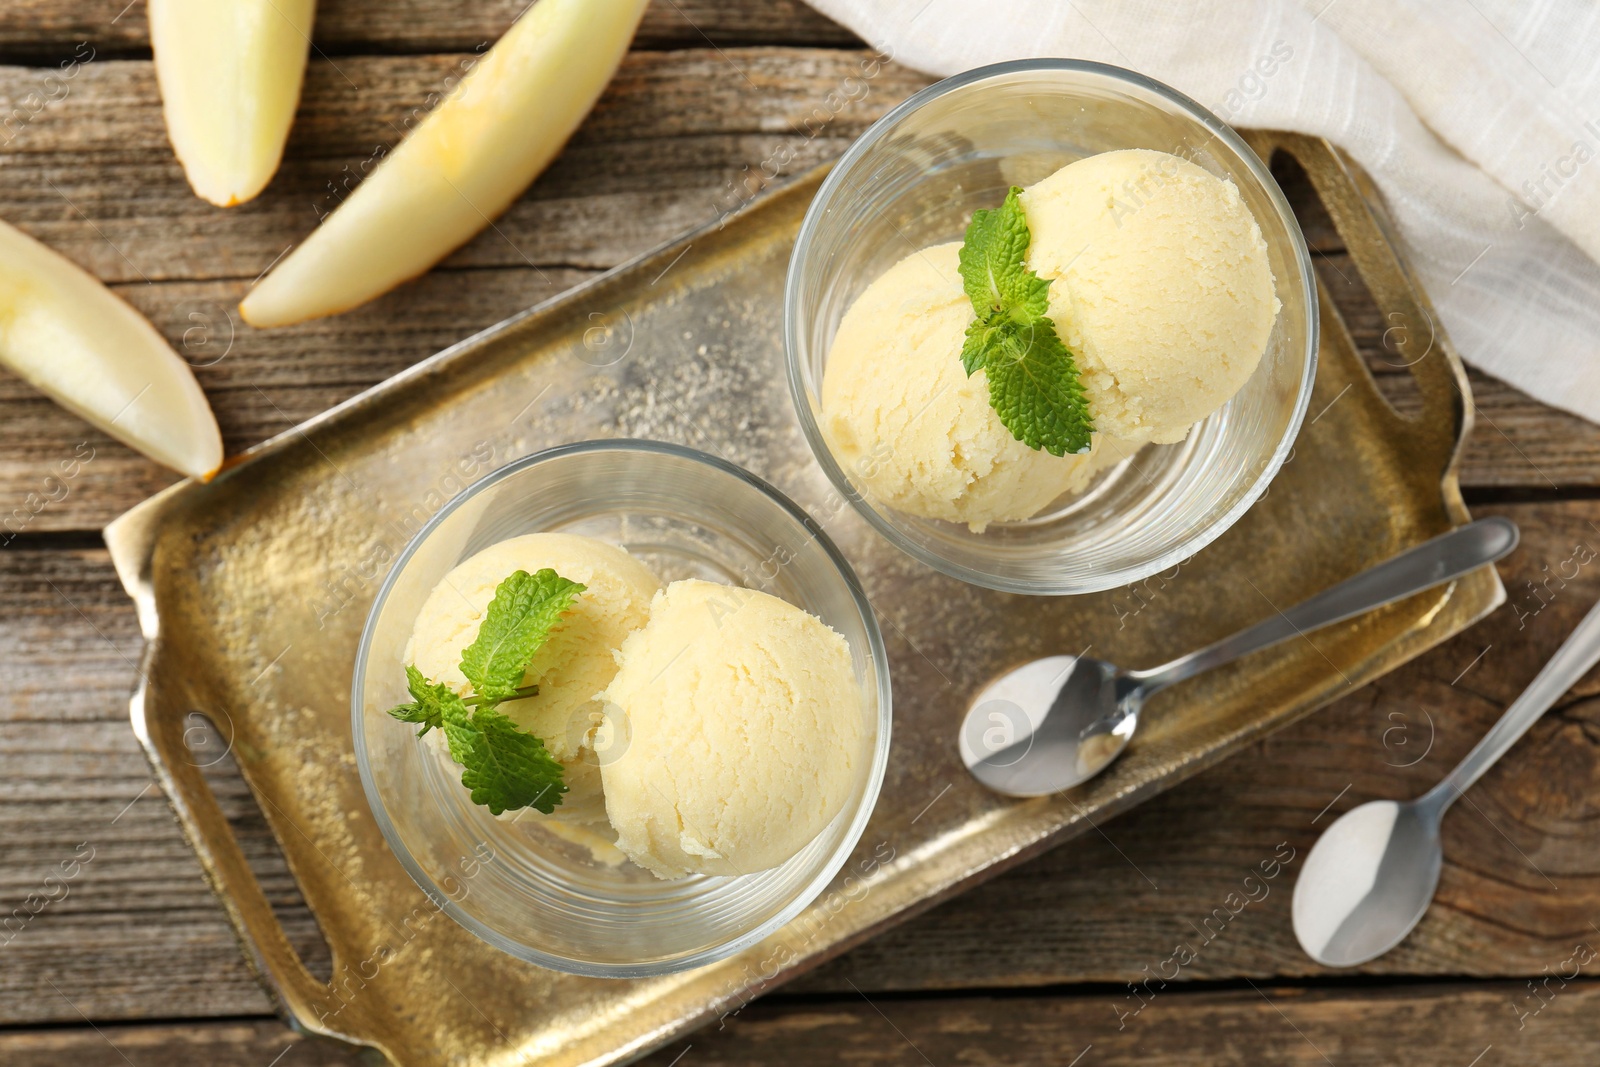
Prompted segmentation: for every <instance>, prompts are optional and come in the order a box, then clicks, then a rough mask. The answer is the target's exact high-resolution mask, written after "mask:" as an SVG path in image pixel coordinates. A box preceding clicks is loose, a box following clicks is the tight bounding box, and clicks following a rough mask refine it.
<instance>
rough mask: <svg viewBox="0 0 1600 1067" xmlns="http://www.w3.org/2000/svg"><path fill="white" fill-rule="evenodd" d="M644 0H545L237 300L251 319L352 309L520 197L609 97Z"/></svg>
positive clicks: (277, 320) (260, 322) (273, 322)
mask: <svg viewBox="0 0 1600 1067" xmlns="http://www.w3.org/2000/svg"><path fill="white" fill-rule="evenodd" d="M646 2H647V0H538V2H537V3H535V4H534V5H533V7H532V8H531V9H530V10H529V11H528V12H527V13H526V14H524V15H523V16H522V17H521V18H520V19H518V20H517V22H516V23H515V24H513V25H512V27H511V28H510V29H509V30H507V31H506V33H505V36H503V37H501V38H500V40H499V41H497V42H496V43H495V45H494V47H493V48H491V49H490V50H489V51H488V52H487V53H486V54H485V55H484V57H483V58H482V59H481V60H479V62H478V64H477V65H476V66H475V67H473V69H472V70H471V71H470V72H469V73H468V74H467V75H466V77H465V78H463V79H462V81H461V84H460V85H459V86H458V87H457V89H456V91H455V92H454V93H452V94H451V95H450V96H449V97H447V98H446V99H445V100H444V102H442V103H441V104H440V105H439V106H438V107H437V108H435V109H434V110H433V112H432V113H430V114H429V115H428V116H427V117H426V118H425V119H423V120H422V122H421V123H420V124H419V125H418V126H417V128H416V129H415V130H414V131H413V132H412V133H411V135H410V136H409V137H407V138H406V139H405V140H404V141H402V142H401V143H400V145H399V147H397V148H396V149H395V150H394V151H393V152H391V153H389V155H388V157H387V158H385V159H384V160H383V161H382V162H381V163H379V164H378V166H377V168H376V169H375V170H374V171H373V172H372V174H371V175H369V176H368V177H367V179H366V180H365V181H364V182H362V183H361V184H360V185H358V186H357V187H356V189H355V191H354V192H353V193H351V194H350V195H349V196H348V197H346V198H345V200H344V202H343V203H341V204H340V205H339V207H338V208H336V209H335V210H334V211H333V212H332V213H331V214H330V215H329V216H328V217H327V218H326V219H324V220H323V223H322V225H321V226H319V227H318V228H317V229H316V230H314V231H312V233H311V236H309V237H308V238H306V240H305V241H304V242H303V243H302V244H301V245H300V246H299V247H298V248H296V249H295V250H294V251H293V252H291V253H289V255H288V256H287V257H286V258H285V259H284V260H283V261H282V262H281V263H279V264H278V265H277V267H276V268H274V269H273V271H272V272H271V273H270V274H268V275H267V276H266V277H265V278H264V279H262V280H261V281H260V282H259V283H258V284H257V285H256V287H255V289H253V290H252V291H251V292H250V293H249V295H247V296H246V297H245V299H244V302H243V303H242V304H240V305H239V310H240V311H241V312H242V313H243V315H244V318H245V321H246V322H249V323H250V324H251V325H253V326H261V327H266V326H286V325H289V324H290V323H295V322H302V321H304V320H306V319H314V318H319V317H321V316H323V315H331V314H334V313H336V312H340V311H348V310H349V309H351V308H353V307H356V306H358V305H360V304H364V303H366V302H367V301H368V300H371V299H373V298H374V297H377V296H381V295H382V294H383V293H386V292H388V291H389V290H390V289H393V288H394V287H395V286H397V285H399V284H400V283H401V282H404V281H406V280H407V279H409V278H414V277H416V276H417V275H419V274H421V273H423V272H424V271H426V270H428V268H430V267H432V266H433V265H434V264H435V263H437V262H439V260H441V259H443V258H444V257H445V256H447V255H449V254H450V253H451V252H452V251H454V250H455V249H456V248H458V247H460V246H461V245H463V244H465V243H466V242H467V241H469V240H471V239H472V237H473V236H474V235H475V234H476V233H477V232H478V231H479V230H481V229H483V228H484V227H485V226H488V225H489V224H490V221H491V220H492V219H493V218H494V217H495V216H497V215H499V214H500V213H501V212H503V211H505V209H506V208H508V207H510V206H511V203H512V201H514V200H515V199H516V198H517V197H518V196H519V195H521V193H522V191H523V190H524V189H526V188H527V187H528V185H529V183H530V182H532V181H533V179H534V178H536V177H538V176H539V172H540V171H542V170H544V168H545V167H546V166H547V165H549V163H550V161H551V160H552V159H554V158H555V156H556V153H558V152H560V151H561V146H562V145H564V144H565V143H566V141H567V138H569V137H571V136H572V133H573V131H574V130H576V129H577V128H578V125H579V123H581V122H582V121H583V119H584V116H585V115H587V114H588V113H589V110H590V108H592V107H593V106H594V103H595V101H596V100H597V99H599V97H600V93H601V91H602V90H604V89H605V87H606V83H607V82H609V81H610V80H611V77H612V75H613V74H615V73H616V69H617V66H618V64H620V63H621V62H622V57H623V55H624V54H625V53H626V52H627V49H628V42H629V41H631V40H632V39H633V32H634V30H635V29H636V28H637V27H638V24H639V19H640V16H642V15H643V14H644V9H645V4H646Z"/></svg>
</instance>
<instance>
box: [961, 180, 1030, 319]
mask: <svg viewBox="0 0 1600 1067" xmlns="http://www.w3.org/2000/svg"><path fill="white" fill-rule="evenodd" d="M1021 192H1022V190H1021V189H1020V188H1018V187H1017V186H1015V185H1013V186H1012V187H1011V191H1010V192H1008V193H1007V194H1006V199H1005V202H1004V203H1003V204H1001V205H1000V206H999V207H997V208H995V209H994V210H993V211H974V212H973V213H972V222H971V224H969V225H968V226H967V236H966V240H965V241H963V242H962V245H961V252H960V257H959V258H960V263H961V281H962V285H963V288H965V289H966V291H967V299H969V300H971V301H972V307H973V309H974V310H975V311H977V313H978V318H980V319H986V318H988V317H990V316H991V315H993V314H996V313H1000V312H1005V311H1007V310H1008V309H1010V308H1011V307H1013V306H1017V305H1024V304H1026V303H1027V294H1028V291H1029V287H1028V286H1027V284H1026V280H1027V277H1028V275H1029V273H1030V272H1029V271H1028V268H1027V266H1026V265H1025V259H1026V257H1027V255H1028V242H1029V240H1031V235H1030V234H1029V233H1028V220H1027V218H1026V217H1025V216H1024V215H1023V213H1022V202H1021V201H1020V200H1018V199H1017V197H1018V195H1019V194H1020V193H1021ZM1045 289H1046V291H1047V292H1048V290H1049V283H1048V282H1047V283H1045ZM1043 311H1044V309H1043V308H1042V307H1041V308H1040V309H1039V313H1040V314H1043Z"/></svg>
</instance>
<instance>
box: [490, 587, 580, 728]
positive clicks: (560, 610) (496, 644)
mask: <svg viewBox="0 0 1600 1067" xmlns="http://www.w3.org/2000/svg"><path fill="white" fill-rule="evenodd" d="M583 590H584V587H583V586H582V585H581V584H579V583H578V582H572V581H568V580H567V579H565V578H563V577H561V576H560V575H559V574H557V573H556V572H555V571H553V570H550V569H549V568H548V567H547V568H545V569H544V570H542V571H540V572H539V573H538V574H529V573H528V572H527V571H517V572H516V573H514V574H512V575H511V577H509V578H507V579H506V580H505V581H503V582H501V583H500V584H499V585H497V586H496V587H495V590H494V599H493V600H491V601H489V610H488V612H487V613H486V614H485V615H484V618H483V623H482V625H481V626H479V627H478V637H477V639H476V640H475V641H473V642H472V644H471V645H469V646H467V648H466V650H465V651H463V652H462V653H461V673H462V674H464V675H466V678H467V681H469V682H471V683H472V688H473V690H474V691H475V692H476V693H477V694H478V696H479V698H481V699H482V700H483V702H484V703H486V704H489V705H493V704H495V703H498V702H499V701H502V700H507V699H509V698H511V697H513V696H515V695H516V693H517V687H518V686H520V685H521V684H522V676H523V675H524V674H525V673H527V670H528V664H529V662H531V661H532V659H533V654H534V653H535V652H537V651H539V646H541V645H543V644H544V642H545V639H546V638H548V637H549V636H550V628H551V627H553V626H554V625H555V624H556V622H557V620H559V619H560V618H561V616H562V615H564V614H566V612H567V611H568V609H570V608H571V607H572V602H573V601H574V600H576V599H577V598H578V594H579V593H581V592H583Z"/></svg>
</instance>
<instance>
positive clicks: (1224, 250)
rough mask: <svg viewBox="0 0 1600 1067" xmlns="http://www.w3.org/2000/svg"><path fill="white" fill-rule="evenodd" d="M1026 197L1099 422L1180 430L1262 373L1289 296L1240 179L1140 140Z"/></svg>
mask: <svg viewBox="0 0 1600 1067" xmlns="http://www.w3.org/2000/svg"><path fill="white" fill-rule="evenodd" d="M1021 200H1022V207H1023V211H1024V213H1025V214H1026V215H1027V219H1028V228H1029V230H1030V232H1031V234H1032V238H1033V240H1032V244H1031V246H1030V247H1029V250H1028V265H1029V266H1030V267H1031V268H1032V269H1033V270H1034V271H1036V272H1037V273H1038V274H1039V276H1040V277H1042V278H1047V279H1049V280H1050V304H1049V311H1048V314H1049V316H1050V318H1051V319H1052V320H1053V321H1054V322H1055V324H1056V330H1057V332H1058V333H1059V334H1060V335H1061V338H1062V340H1064V341H1065V342H1066V343H1067V346H1068V347H1069V348H1070V349H1072V351H1073V354H1074V355H1075V356H1076V358H1077V361H1078V366H1079V369H1080V371H1081V373H1082V375H1083V385H1084V389H1085V391H1086V392H1087V394H1088V397H1089V410H1090V413H1091V415H1092V417H1093V418H1094V424H1095V428H1096V429H1097V430H1100V431H1103V432H1104V433H1107V434H1110V435H1112V436H1115V437H1118V438H1121V439H1123V440H1127V441H1136V442H1143V441H1153V442H1156V443H1169V442H1173V441H1181V440H1183V439H1184V437H1186V436H1187V435H1188V433H1189V428H1190V427H1191V426H1193V425H1194V424H1195V423H1197V422H1199V421H1200V420H1201V419H1203V418H1205V417H1206V416H1208V415H1210V414H1211V413H1212V412H1214V411H1216V410H1217V409H1218V408H1220V407H1222V405H1223V404H1225V403H1227V402H1228V400H1230V399H1231V398H1232V397H1233V395H1234V394H1235V393H1237V392H1238V391H1239V389H1240V388H1241V387H1242V386H1243V385H1244V383H1245V381H1246V380H1248V379H1249V377H1250V375H1251V374H1253V373H1254V372H1255V369H1256V365H1257V364H1258V363H1260V361H1261V356H1262V353H1263V352H1265V351H1266V347H1267V341H1268V339H1269V338H1270V336H1271V334H1272V325H1273V321H1274V320H1275V319H1276V318H1277V314H1278V299H1277V296H1276V293H1275V291H1274V287H1273V279H1272V268H1271V265H1270V264H1269V263H1268V261H1267V246H1266V242H1265V241H1264V240H1263V239H1262V237H1261V229H1260V227H1259V226H1257V225H1256V220H1255V218H1254V216H1253V215H1251V213H1250V209H1249V207H1248V206H1246V204H1245V202H1244V200H1243V198H1242V197H1240V195H1239V190H1238V189H1237V188H1236V187H1235V186H1234V184H1233V183H1232V182H1230V181H1227V180H1225V179H1222V178H1218V177H1216V176H1215V175H1213V174H1211V173H1210V172H1208V171H1206V170H1204V169H1202V168H1200V167H1198V166H1196V165H1195V164H1193V163H1190V162H1189V161H1188V160H1185V159H1181V158H1179V157H1178V156H1175V155H1171V154H1169V153H1166V152H1152V151H1147V150H1144V149H1130V150H1127V151H1120V152H1105V153H1102V154H1100V155H1096V156H1089V157H1088V158H1086V159H1081V160H1078V161H1077V162H1076V163H1072V164H1069V165H1067V166H1065V167H1062V168H1061V169H1060V170H1058V171H1056V172H1055V173H1054V174H1052V175H1050V177H1048V178H1046V179H1044V180H1043V181H1041V182H1039V183H1038V184H1036V185H1034V186H1031V187H1030V188H1028V189H1027V190H1026V191H1025V192H1023V194H1022V197H1021Z"/></svg>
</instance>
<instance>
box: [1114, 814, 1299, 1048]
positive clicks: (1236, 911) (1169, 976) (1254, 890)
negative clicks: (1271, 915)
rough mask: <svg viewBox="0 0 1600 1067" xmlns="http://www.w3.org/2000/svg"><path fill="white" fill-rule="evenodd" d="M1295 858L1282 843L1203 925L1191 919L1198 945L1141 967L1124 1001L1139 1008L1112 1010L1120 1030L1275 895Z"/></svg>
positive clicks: (1184, 944)
mask: <svg viewBox="0 0 1600 1067" xmlns="http://www.w3.org/2000/svg"><path fill="white" fill-rule="evenodd" d="M1294 859H1295V850H1294V848H1293V846H1291V845H1290V844H1289V842H1287V841H1280V842H1279V843H1278V845H1277V847H1276V848H1274V849H1273V853H1272V856H1271V858H1269V859H1264V860H1262V861H1261V862H1260V863H1259V864H1257V865H1256V868H1255V869H1254V870H1252V871H1251V872H1250V873H1249V874H1247V875H1245V876H1244V879H1243V880H1242V881H1241V882H1240V886H1239V889H1238V890H1235V891H1233V892H1230V893H1229V894H1228V895H1227V896H1225V897H1223V898H1222V903H1221V904H1220V905H1219V906H1217V907H1215V908H1212V909H1211V912H1210V913H1209V914H1208V915H1206V916H1205V917H1204V918H1202V919H1201V920H1200V925H1198V926H1196V925H1195V923H1194V920H1192V919H1191V920H1188V922H1189V926H1190V927H1191V928H1193V930H1194V932H1195V933H1196V934H1197V935H1198V937H1199V941H1198V946H1197V945H1196V943H1195V942H1190V941H1183V942H1179V944H1178V945H1177V946H1176V947H1174V948H1173V950H1172V954H1171V955H1169V956H1168V957H1167V958H1166V959H1163V960H1161V961H1160V962H1159V963H1157V964H1156V966H1155V972H1154V973H1151V970H1150V965H1149V964H1148V963H1147V964H1145V965H1144V966H1143V967H1142V968H1140V970H1141V971H1143V972H1144V977H1143V978H1142V979H1137V980H1135V981H1132V982H1129V983H1128V993H1127V995H1126V996H1124V997H1123V999H1124V1000H1132V1001H1134V1003H1135V1005H1136V1006H1135V1007H1132V1008H1128V1009H1124V1008H1123V1007H1122V1006H1121V1005H1117V1004H1113V1005H1112V1006H1111V1010H1112V1011H1114V1012H1116V1015H1117V1029H1118V1030H1123V1029H1126V1028H1127V1025H1128V1020H1129V1019H1132V1018H1134V1017H1135V1016H1137V1015H1138V1014H1139V1013H1140V1012H1142V1011H1144V1009H1145V1008H1147V1007H1149V1005H1150V1003H1151V1002H1152V1001H1154V1000H1155V998H1156V994H1157V993H1159V992H1160V991H1161V990H1163V989H1165V988H1166V987H1167V983H1168V982H1173V981H1177V980H1178V978H1180V977H1181V976H1182V974H1183V969H1184V968H1185V967H1190V966H1193V965H1194V964H1195V963H1196V962H1197V961H1198V960H1199V959H1200V956H1201V953H1202V952H1203V951H1204V950H1205V949H1206V947H1207V946H1209V945H1210V944H1211V943H1212V942H1213V941H1215V940H1216V939H1217V938H1219V937H1221V936H1222V933H1223V931H1224V930H1225V929H1227V926H1228V924H1229V923H1230V922H1232V921H1233V920H1234V919H1236V918H1237V917H1238V916H1239V915H1240V914H1241V913H1242V912H1243V911H1244V910H1245V909H1246V908H1248V907H1249V906H1250V905H1252V904H1259V903H1261V902H1262V901H1263V900H1266V899H1267V897H1268V896H1269V895H1270V894H1271V892H1272V885H1271V883H1272V881H1273V880H1274V879H1275V878H1277V877H1278V875H1280V874H1282V873H1283V870H1284V868H1285V867H1287V866H1288V865H1289V864H1291V863H1293V862H1294ZM1257 872H1259V873H1257ZM1152 983H1153V985H1152Z"/></svg>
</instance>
